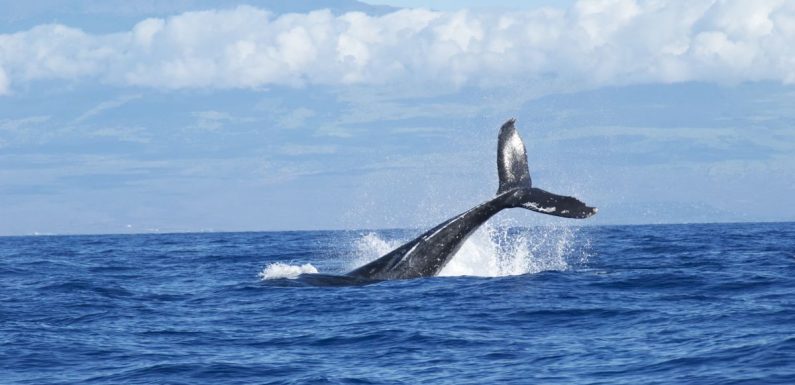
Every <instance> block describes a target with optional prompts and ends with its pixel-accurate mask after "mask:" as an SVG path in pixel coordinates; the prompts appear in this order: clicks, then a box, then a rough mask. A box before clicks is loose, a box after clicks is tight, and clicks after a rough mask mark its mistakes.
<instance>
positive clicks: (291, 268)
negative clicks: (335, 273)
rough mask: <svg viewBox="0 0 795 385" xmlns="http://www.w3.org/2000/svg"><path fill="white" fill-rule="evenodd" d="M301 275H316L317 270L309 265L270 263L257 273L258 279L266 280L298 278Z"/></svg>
mask: <svg viewBox="0 0 795 385" xmlns="http://www.w3.org/2000/svg"><path fill="white" fill-rule="evenodd" d="M301 274H317V269H316V268H315V267H314V266H312V264H310V263H305V264H303V265H289V264H286V263H282V262H276V263H271V264H269V265H267V266H265V268H263V269H262V271H261V272H260V273H259V277H260V278H261V279H263V280H266V279H279V278H289V279H294V278H298V276H299V275H301Z"/></svg>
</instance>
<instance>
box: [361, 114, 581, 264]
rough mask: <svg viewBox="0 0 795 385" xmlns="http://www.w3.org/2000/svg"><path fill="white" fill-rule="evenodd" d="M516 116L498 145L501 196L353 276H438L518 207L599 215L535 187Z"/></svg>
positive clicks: (562, 214)
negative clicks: (474, 237)
mask: <svg viewBox="0 0 795 385" xmlns="http://www.w3.org/2000/svg"><path fill="white" fill-rule="evenodd" d="M515 122H516V121H515V120H514V119H510V120H508V121H507V122H505V124H503V125H502V127H501V128H500V134H499V140H498V146H497V174H498V175H499V178H500V185H499V188H498V189H497V196H496V197H494V198H492V199H491V200H489V201H487V202H484V203H482V204H480V205H478V206H476V207H474V208H472V209H470V210H468V211H466V212H464V213H461V214H460V215H458V216H455V217H453V218H450V219H448V220H447V221H445V222H443V223H441V224H439V225H437V226H436V227H434V228H432V229H430V230H428V231H426V232H425V233H424V234H422V235H420V236H419V237H417V238H416V239H414V240H412V241H411V242H408V243H406V244H404V245H403V246H400V247H398V248H397V249H395V250H393V251H391V252H389V253H387V254H386V255H384V256H383V257H381V258H378V259H376V260H375V261H372V262H370V263H368V264H366V265H364V266H361V267H359V268H357V269H355V270H353V271H351V272H350V273H348V276H350V277H355V278H363V279H402V278H417V277H428V276H433V275H436V274H438V273H439V272H440V271H441V270H442V268H444V266H445V265H447V263H448V262H449V261H450V259H452V258H453V256H454V255H455V253H456V252H457V251H458V250H459V249H460V248H461V245H463V244H464V241H466V239H467V238H469V236H470V235H471V234H472V233H473V232H474V231H475V230H477V229H478V227H480V225H482V224H483V223H484V222H486V221H487V220H488V219H489V218H491V217H492V216H494V214H497V213H498V212H500V211H502V210H504V209H506V208H512V207H521V208H525V209H528V210H532V211H536V212H539V213H543V214H549V215H555V216H559V217H566V218H588V217H590V216H591V215H594V214H595V213H596V208H594V207H589V206H587V205H585V203H583V202H581V201H579V200H578V199H577V198H574V197H569V196H561V195H555V194H552V193H550V192H547V191H544V190H541V189H539V188H535V187H533V186H532V181H531V179H530V170H529V168H528V166H527V152H526V150H525V146H524V143H523V142H522V138H521V137H520V136H519V132H518V131H517V130H516V127H515V126H514V123H515Z"/></svg>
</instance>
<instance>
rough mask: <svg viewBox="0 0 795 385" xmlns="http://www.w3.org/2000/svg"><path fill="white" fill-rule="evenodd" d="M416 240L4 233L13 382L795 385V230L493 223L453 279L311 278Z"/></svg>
mask: <svg viewBox="0 0 795 385" xmlns="http://www.w3.org/2000/svg"><path fill="white" fill-rule="evenodd" d="M419 232H420V230H388V231H297V232H251V233H191V234H141V235H85V236H84V235H80V236H31V237H0V343H1V345H0V346H2V348H0V383H1V384H701V385H704V384H795V223H742V224H682V225H648V226H647V225H644V226H594V227H580V228H573V227H557V226H548V227H547V226H540V227H532V228H514V227H492V226H486V227H485V228H483V229H482V230H480V231H479V232H478V233H476V234H475V235H474V236H473V237H472V238H471V239H470V240H469V241H468V243H467V244H466V245H465V246H464V248H462V250H461V251H460V252H459V253H458V255H457V256H456V257H455V258H454V259H453V261H452V262H451V263H450V265H448V267H447V268H446V269H445V270H444V271H443V272H442V274H441V276H439V277H432V278H420V279H411V280H400V281H383V282H373V283H370V284H360V285H346V284H343V283H340V284H329V281H326V280H320V281H318V280H315V279H313V277H318V275H313V274H311V273H320V274H329V275H337V274H343V273H345V272H346V271H348V270H350V269H352V268H354V267H356V266H357V265H361V264H362V263H365V262H367V261H369V260H372V259H374V258H376V257H378V256H379V255H381V254H383V253H385V252H386V251H389V250H390V249H391V248H393V247H395V246H397V245H399V244H400V243H401V242H402V241H406V240H409V239H411V238H412V237H413V236H415V235H417V234H419ZM301 274H304V275H301ZM330 282H332V283H333V281H330Z"/></svg>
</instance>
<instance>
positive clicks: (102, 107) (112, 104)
mask: <svg viewBox="0 0 795 385" xmlns="http://www.w3.org/2000/svg"><path fill="white" fill-rule="evenodd" d="M142 96H143V95H140V94H138V95H124V96H121V97H118V98H115V99H111V100H106V101H104V102H102V103H99V104H97V105H96V106H94V107H93V108H91V109H90V110H88V111H86V112H85V113H83V114H82V115H80V116H79V117H78V118H77V119H75V123H80V122H83V121H85V120H86V119H89V118H91V117H94V116H96V115H99V114H101V113H103V112H105V111H107V110H112V109H114V108H119V107H121V106H123V105H125V104H127V103H129V102H131V101H133V100H135V99H140V98H141V97H142Z"/></svg>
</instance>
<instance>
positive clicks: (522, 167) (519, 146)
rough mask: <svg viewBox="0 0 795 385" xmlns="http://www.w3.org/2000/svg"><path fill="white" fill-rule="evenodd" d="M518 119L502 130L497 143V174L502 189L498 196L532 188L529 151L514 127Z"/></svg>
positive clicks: (498, 191)
mask: <svg viewBox="0 0 795 385" xmlns="http://www.w3.org/2000/svg"><path fill="white" fill-rule="evenodd" d="M514 123H516V119H510V120H508V121H507V122H505V124H503V125H502V127H501V128H500V136H499V139H498V143H497V174H498V175H499V177H500V187H499V188H498V189H497V195H499V194H502V193H504V192H506V191H510V190H513V189H515V188H524V187H526V188H530V187H532V181H531V179H530V168H529V167H528V166H527V150H525V147H524V142H523V141H522V138H521V137H520V136H519V133H518V132H517V131H516V127H515V126H514Z"/></svg>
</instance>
